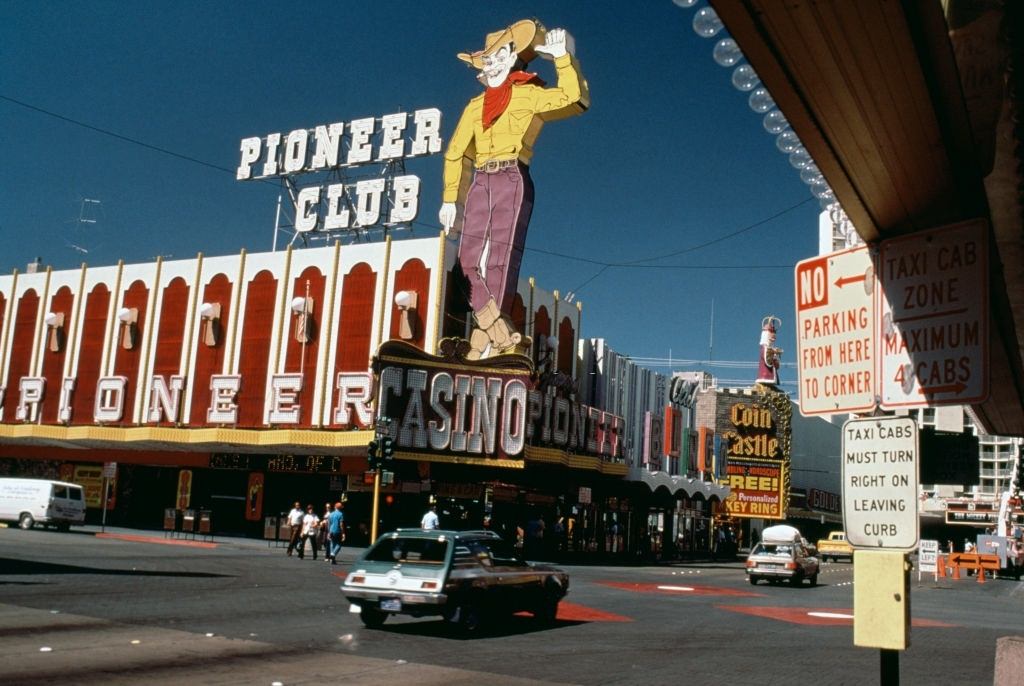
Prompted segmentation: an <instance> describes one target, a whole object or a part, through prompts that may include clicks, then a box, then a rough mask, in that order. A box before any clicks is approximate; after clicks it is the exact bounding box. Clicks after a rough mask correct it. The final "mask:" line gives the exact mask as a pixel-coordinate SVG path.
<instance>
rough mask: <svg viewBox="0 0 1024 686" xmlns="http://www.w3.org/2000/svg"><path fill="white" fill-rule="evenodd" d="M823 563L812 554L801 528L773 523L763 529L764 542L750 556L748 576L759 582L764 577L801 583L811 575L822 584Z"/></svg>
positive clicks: (812, 584) (747, 566)
mask: <svg viewBox="0 0 1024 686" xmlns="http://www.w3.org/2000/svg"><path fill="white" fill-rule="evenodd" d="M819 570H820V563H819V562H818V558H817V557H815V556H814V555H812V554H811V551H810V550H808V548H807V544H806V542H805V539H804V538H803V536H801V535H800V532H799V531H798V530H797V529H795V528H793V527H791V526H786V525H784V524H780V525H778V526H770V527H768V528H767V529H765V530H764V531H763V532H762V533H761V542H760V543H758V544H757V545H755V546H754V549H753V550H751V551H750V555H749V556H747V565H746V572H747V579H749V580H750V583H751V585H757V582H758V581H760V580H761V579H764V580H765V581H768V582H769V583H779V582H781V581H789V582H790V583H791V584H792V585H794V586H799V585H800V584H801V583H802V582H803V580H804V579H807V580H808V581H809V582H810V584H811V586H816V585H817V584H818V572H819Z"/></svg>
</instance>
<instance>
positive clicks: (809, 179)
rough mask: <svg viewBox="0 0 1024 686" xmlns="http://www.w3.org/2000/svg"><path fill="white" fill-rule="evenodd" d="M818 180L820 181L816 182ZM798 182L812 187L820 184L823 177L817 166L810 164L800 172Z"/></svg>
mask: <svg viewBox="0 0 1024 686" xmlns="http://www.w3.org/2000/svg"><path fill="white" fill-rule="evenodd" d="M790 152H792V151H790ZM818 179H821V180H822V181H818ZM800 180H801V181H803V182H804V183H806V184H808V185H813V184H816V183H822V182H823V181H824V177H823V176H822V175H821V171H820V170H819V169H818V165H816V164H814V163H813V162H811V163H810V164H808V165H807V166H806V167H804V168H803V169H801V170H800Z"/></svg>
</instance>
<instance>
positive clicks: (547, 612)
mask: <svg viewBox="0 0 1024 686" xmlns="http://www.w3.org/2000/svg"><path fill="white" fill-rule="evenodd" d="M533 618H534V619H536V620H537V621H538V622H541V623H542V624H554V623H555V620H556V619H557V618H558V599H557V598H548V599H546V600H544V601H543V602H542V603H541V605H540V607H538V608H537V609H536V610H534V611H533Z"/></svg>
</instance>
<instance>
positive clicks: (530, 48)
mask: <svg viewBox="0 0 1024 686" xmlns="http://www.w3.org/2000/svg"><path fill="white" fill-rule="evenodd" d="M544 34H545V29H544V25H543V24H541V23H540V22H539V21H537V20H536V19H522V20H520V21H517V22H516V23H515V24H512V25H511V26H509V27H507V28H504V29H501V30H500V31H494V32H493V33H488V34H487V37H486V38H484V49H483V50H477V51H476V52H460V53H459V54H458V58H459V59H460V60H462V61H463V62H466V63H467V64H469V65H470V66H473V67H475V68H477V69H482V68H483V66H484V63H483V57H484V55H490V54H492V53H493V52H495V51H496V50H498V48H500V47H502V46H504V45H506V44H508V43H514V44H515V46H516V52H518V53H519V58H520V59H521V60H523V62H529V61H530V60H532V59H533V58H534V57H536V56H537V53H536V52H535V51H534V47H536V46H538V45H541V44H543V43H544Z"/></svg>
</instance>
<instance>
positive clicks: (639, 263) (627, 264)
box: [0, 94, 814, 293]
mask: <svg viewBox="0 0 1024 686" xmlns="http://www.w3.org/2000/svg"><path fill="white" fill-rule="evenodd" d="M0 100H5V101H7V102H10V103H13V104H15V105H18V106H19V107H24V108H25V109H28V110H32V111H33V112H38V113H40V114H44V115H46V116H48V117H53V118H54V119H59V120H60V121H63V122H66V123H68V124H73V125H75V126H80V127H82V128H84V129H88V130H90V131H94V132H96V133H100V134H103V135H104V136H110V137H111V138H116V139H117V140H120V141H123V142H126V143H131V144H133V145H138V146H140V147H143V148H146V149H147V150H152V151H154V152H159V153H161V154H164V155H170V156H171V157H175V158H177V159H180V160H185V161H186V162H192V163H193V164H198V165H201V166H204V167H207V168H209V169H214V170H216V171H220V172H225V173H227V174H231V175H232V176H235V175H236V171H235V170H234V169H228V168H227V167H222V166H220V165H217V164H213V163H212V162H207V161H205V160H201V159H199V158H197V157H192V156H191V155H185V154H182V153H179V152H175V151H173V150H169V149H167V148H163V147H160V146H158V145H153V144H152V143H147V142H145V141H142V140H139V139H137V138H132V137H130V136H126V135H123V134H120V133H117V132H115V131H111V130H109V129H105V128H102V127H99V126H94V125H93V124H88V123H86V122H83V121H80V120H78V119H74V118H72V117H68V116H65V115H63V114H58V113H56V112H53V111H50V110H47V109H44V108H42V107H38V106H36V105H32V104H30V103H27V102H24V101H22V100H18V99H17V98H12V97H10V96H7V95H3V94H0ZM255 180H256V181H261V182H263V183H268V184H270V185H272V186H274V187H275V188H276V187H278V186H279V184H278V183H277V182H275V181H273V180H270V179H255ZM812 200H814V198H807V199H805V200H803V201H801V202H798V203H796V204H795V205H790V206H789V207H787V208H784V209H782V210H779V211H778V212H776V213H775V214H773V215H771V216H769V217H766V218H764V219H761V220H759V221H757V222H754V223H753V224H748V225H747V226H744V227H742V228H739V229H737V230H735V231H733V232H731V233H728V234H725V235H723V236H719V237H717V238H713V239H711V240H709V241H705V242H704V243H700V244H698V245H693V246H689V247H687V248H682V249H680V250H676V251H673V252H668V253H663V254H660V255H652V256H649V257H642V258H639V259H636V260H628V261H623V262H604V261H601V260H594V259H590V258H586V257H579V256H577V255H567V254H565V253H559V252H554V251H551V250H543V249H540V248H529V247H528V248H526V250H527V251H529V252H533V253H537V254H541V255H549V256H552V257H559V258H561V259H566V260H573V261H576V262H584V263H588V264H593V265H595V266H599V267H601V269H600V270H599V271H598V272H597V273H596V274H594V275H593V276H592V277H590V278H589V279H587V280H586V281H585V282H583V284H581V285H580V286H578V287H576V288H574V289H572V290H573V292H574V293H579V291H580V290H581V289H582V288H583V287H584V286H587V285H589V284H590V283H591V282H592V281H594V280H595V279H597V278H598V277H599V276H601V275H602V274H603V273H604V272H605V271H607V270H608V269H610V268H612V267H618V268H631V269H674V270H689V269H700V270H707V269H716V270H725V269H746V270H749V269H792V268H793V266H792V265H707V264H701V265H653V264H643V263H645V262H651V261H654V260H661V259H665V258H669V257H675V256H678V255H683V254H686V253H691V252H695V251H697V250H701V249H703V248H706V247H708V246H711V245H715V244H716V243H721V242H723V241H726V240H728V239H730V238H734V237H736V236H739V235H740V234H743V233H746V232H748V231H752V230H753V229H755V228H758V227H760V226H763V225H764V224H767V223H768V222H771V221H773V220H775V219H778V218H779V217H781V216H783V215H785V214H787V213H789V212H792V211H793V210H796V209H798V208H800V207H802V206H804V205H806V204H807V203H808V202H810V201H812ZM416 224H419V225H421V226H429V225H428V224H425V223H422V222H416Z"/></svg>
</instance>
